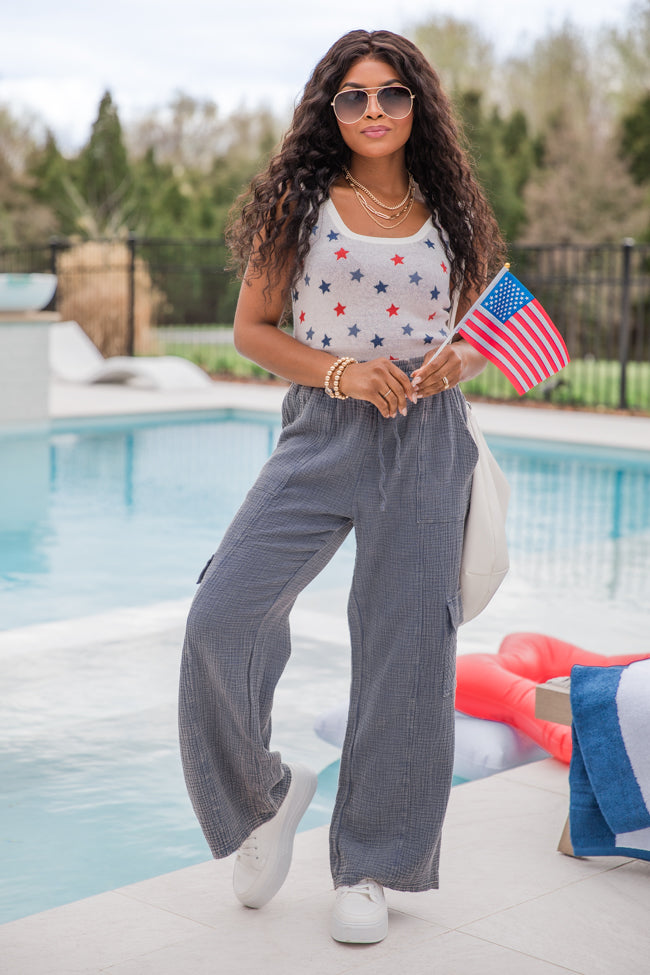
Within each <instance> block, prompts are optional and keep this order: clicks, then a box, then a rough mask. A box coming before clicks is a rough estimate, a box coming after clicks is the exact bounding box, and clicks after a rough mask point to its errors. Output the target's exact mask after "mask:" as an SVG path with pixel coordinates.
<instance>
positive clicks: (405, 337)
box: [292, 200, 451, 361]
mask: <svg viewBox="0 0 650 975" xmlns="http://www.w3.org/2000/svg"><path fill="white" fill-rule="evenodd" d="M312 234H313V240H312V243H311V246H310V249H309V254H308V255H307V259H306V262H305V267H304V270H303V274H302V277H301V278H300V280H299V281H298V282H297V284H296V285H295V290H294V292H293V296H292V304H293V323H294V336H295V337H296V338H297V339H298V340H299V341H300V342H303V343H304V344H305V345H309V346H312V347H313V348H315V349H324V350H325V351H327V352H331V353H332V355H335V356H340V355H351V356H354V358H355V359H358V360H359V361H365V360H367V359H376V358H391V359H413V358H415V357H416V356H421V355H425V354H426V353H427V352H429V351H430V350H431V349H434V348H436V346H438V345H440V344H441V343H442V341H443V339H444V338H445V337H446V336H447V334H448V327H449V314H450V307H451V301H450V297H449V270H450V269H449V261H448V259H447V256H446V254H445V251H444V248H443V246H442V241H441V239H440V235H439V233H438V231H437V230H436V228H435V226H434V224H433V221H432V220H431V218H429V219H428V220H427V222H426V223H425V224H424V226H422V227H421V228H420V230H418V231H417V233H415V234H413V235H412V236H410V237H366V236H364V235H362V234H356V233H354V232H353V231H352V230H349V229H348V227H346V226H345V224H344V223H343V221H342V220H341V217H340V216H339V214H338V211H337V210H336V208H335V206H334V204H333V203H332V201H331V200H327V201H326V203H325V204H324V205H323V207H322V209H321V212H320V215H319V220H318V223H317V225H316V226H315V227H314V229H313V231H312Z"/></svg>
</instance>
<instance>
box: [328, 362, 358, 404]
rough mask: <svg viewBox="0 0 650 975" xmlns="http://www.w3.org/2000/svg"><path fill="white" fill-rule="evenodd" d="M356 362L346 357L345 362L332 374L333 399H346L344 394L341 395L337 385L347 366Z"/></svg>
mask: <svg viewBox="0 0 650 975" xmlns="http://www.w3.org/2000/svg"><path fill="white" fill-rule="evenodd" d="M356 361H357V360H356V359H353V358H352V356H348V357H347V359H346V360H345V362H342V363H341V365H340V366H339V368H338V369H337V370H336V372H335V373H334V381H333V383H332V389H333V390H334V398H335V399H348V397H347V395H346V394H345V393H342V392H341V390H340V389H339V383H340V382H341V376H342V375H343V373H344V372H345V370H346V369H347V368H348V366H351V365H352V363H353V362H356Z"/></svg>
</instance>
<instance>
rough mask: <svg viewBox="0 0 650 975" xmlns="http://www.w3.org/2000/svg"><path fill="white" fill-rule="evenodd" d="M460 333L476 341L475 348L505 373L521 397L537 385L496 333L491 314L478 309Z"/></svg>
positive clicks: (531, 375)
mask: <svg viewBox="0 0 650 975" xmlns="http://www.w3.org/2000/svg"><path fill="white" fill-rule="evenodd" d="M466 330H467V331H466ZM459 331H460V334H461V335H463V336H464V338H466V339H468V341H471V339H474V342H473V343H472V344H473V345H474V347H475V348H477V349H479V351H480V352H482V353H483V355H484V356H486V357H487V358H488V359H490V361H491V362H493V363H494V364H495V366H498V368H499V369H501V370H502V371H503V372H505V374H506V376H507V377H508V379H509V380H510V382H511V383H512V385H513V386H514V387H515V389H516V390H517V392H518V393H519V394H520V395H521V394H522V393H525V392H526V391H527V390H528V389H531V388H532V387H533V386H535V385H536V383H537V382H538V380H537V379H536V378H535V376H534V375H533V374H532V373H531V372H530V370H529V369H528V368H527V366H526V364H525V363H524V362H522V361H521V359H520V358H519V357H516V356H514V355H512V353H511V352H510V350H509V349H508V348H507V347H506V346H505V345H504V344H503V342H502V341H501V336H500V335H499V334H498V333H497V332H496V330H495V328H494V323H493V322H492V320H491V318H490V317H489V312H488V313H487V314H485V313H484V311H483V310H482V309H478V308H477V309H476V310H475V312H474V314H473V315H472V316H471V318H470V319H469V320H468V321H467V322H466V323H465V324H464V325H463V326H462V327H461V328H460V329H459ZM470 336H471V338H470Z"/></svg>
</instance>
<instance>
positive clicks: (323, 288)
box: [318, 281, 331, 294]
mask: <svg viewBox="0 0 650 975" xmlns="http://www.w3.org/2000/svg"><path fill="white" fill-rule="evenodd" d="M330 284H331V282H330ZM318 287H319V288H320V290H321V291H322V292H323V294H325V292H326V291H329V289H330V286H329V284H328V283H327V281H321V283H320V284H319V285H318Z"/></svg>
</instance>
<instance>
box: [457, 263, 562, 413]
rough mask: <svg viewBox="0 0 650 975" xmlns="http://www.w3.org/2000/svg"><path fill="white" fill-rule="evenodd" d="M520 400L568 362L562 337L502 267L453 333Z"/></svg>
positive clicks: (531, 298)
mask: <svg viewBox="0 0 650 975" xmlns="http://www.w3.org/2000/svg"><path fill="white" fill-rule="evenodd" d="M454 332H455V333H457V334H460V335H462V336H463V338H465V339H467V341H468V342H469V343H470V344H471V345H473V346H474V348H476V349H478V351H479V352H482V353H483V355H484V356H485V357H486V358H487V359H489V360H490V361H491V362H493V363H494V364H495V366H497V368H499V369H500V370H501V372H502V373H504V375H505V376H507V378H508V379H509V380H510V382H511V383H512V385H513V386H514V387H515V389H516V390H517V392H518V393H519V395H520V396H522V395H523V394H524V393H526V392H528V390H529V389H532V388H533V386H537V384H538V383H541V382H542V380H544V379H548V378H549V376H553V375H555V373H556V372H559V371H560V369H563V368H564V367H565V366H566V365H568V363H569V353H568V352H567V348H566V345H565V344H564V339H563V338H562V336H561V335H560V333H559V332H558V330H557V328H556V327H555V325H554V324H553V322H552V321H551V319H550V318H549V316H548V315H547V313H546V312H545V311H544V309H543V308H542V306H541V305H540V303H539V302H538V301H537V299H536V298H534V297H533V295H532V294H531V293H530V291H528V289H527V288H525V287H524V286H523V284H522V283H521V282H520V281H518V280H517V278H516V277H515V276H514V274H511V273H510V271H509V270H508V267H507V266H506V267H504V268H503V269H502V270H501V271H500V272H499V273H498V274H497V276H496V277H495V278H494V280H493V281H492V282H491V284H489V285H488V287H487V288H486V289H485V291H484V292H483V294H482V295H481V296H480V298H479V299H478V301H476V302H475V303H474V304H473V305H472V307H471V308H470V310H469V311H468V312H467V314H466V315H465V316H464V317H463V319H462V320H461V321H460V322H459V324H458V325H457V326H456V328H455V329H454Z"/></svg>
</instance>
